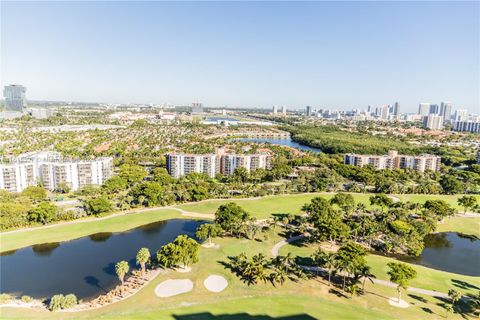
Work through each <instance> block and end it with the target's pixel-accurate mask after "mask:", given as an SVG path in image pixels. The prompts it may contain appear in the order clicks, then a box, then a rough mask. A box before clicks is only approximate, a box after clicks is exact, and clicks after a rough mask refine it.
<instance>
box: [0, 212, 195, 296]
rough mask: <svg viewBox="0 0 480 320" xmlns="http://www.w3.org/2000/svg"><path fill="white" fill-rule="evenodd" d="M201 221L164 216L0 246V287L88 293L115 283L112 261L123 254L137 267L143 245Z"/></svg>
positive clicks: (157, 243) (153, 245)
mask: <svg viewBox="0 0 480 320" xmlns="http://www.w3.org/2000/svg"><path fill="white" fill-rule="evenodd" d="M202 223H205V222H202V221H194V220H179V219H177V220H167V221H160V222H155V223H151V224H147V225H144V226H141V227H138V228H135V229H131V230H129V231H125V232H118V233H109V232H104V233H97V234H92V235H90V236H87V237H83V238H79V239H76V240H72V241H67V242H61V243H45V244H40V245H34V246H31V247H26V248H23V249H19V250H15V251H10V252H4V253H2V255H1V256H0V277H1V278H0V291H1V292H2V293H9V294H12V295H17V296H21V295H29V296H32V297H35V298H48V297H51V296H52V295H54V294H59V293H63V294H68V293H74V294H75V295H77V297H78V298H83V299H85V298H93V297H95V296H97V295H99V294H102V293H106V292H107V291H109V290H110V289H112V288H114V287H115V286H116V285H117V284H119V280H118V278H117V276H116V274H115V263H117V262H118V261H121V260H126V261H128V262H129V264H130V270H132V268H135V269H137V268H138V266H137V265H136V264H135V256H136V254H137V251H138V250H139V249H140V248H142V247H147V248H149V249H150V253H151V254H152V256H155V254H156V251H157V250H158V249H159V248H160V247H161V246H162V245H164V244H166V243H168V242H171V241H172V240H174V239H175V238H176V237H177V236H178V235H180V234H186V235H189V236H191V237H193V236H194V234H195V230H196V229H197V227H198V226H199V225H201V224H202Z"/></svg>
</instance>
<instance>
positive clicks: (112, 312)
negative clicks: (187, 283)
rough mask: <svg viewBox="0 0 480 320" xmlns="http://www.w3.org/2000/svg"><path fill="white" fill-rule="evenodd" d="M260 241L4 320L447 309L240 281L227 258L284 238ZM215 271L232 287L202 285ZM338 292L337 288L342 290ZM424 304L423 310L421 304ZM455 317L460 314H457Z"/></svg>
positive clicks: (391, 292)
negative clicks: (120, 292) (116, 296)
mask: <svg viewBox="0 0 480 320" xmlns="http://www.w3.org/2000/svg"><path fill="white" fill-rule="evenodd" d="M258 238H259V239H258V240H256V241H255V240H246V239H234V238H216V239H214V242H215V243H217V244H219V246H220V247H219V248H218V249H206V248H201V249H200V262H199V263H198V264H196V265H194V266H193V269H192V272H191V273H188V274H185V273H177V272H174V271H168V272H167V273H165V274H161V275H160V276H158V277H157V278H156V279H154V280H153V281H152V282H151V283H150V284H148V285H147V286H146V287H145V288H144V289H143V290H141V291H140V292H139V293H137V294H136V295H135V296H133V297H130V298H129V299H126V300H124V301H121V302H118V303H115V304H113V305H109V306H106V307H103V308H100V309H97V310H91V311H85V312H80V313H60V312H58V313H51V312H48V311H44V310H28V309H13V308H3V309H2V310H1V314H0V316H1V318H2V319H25V318H32V317H35V318H37V319H60V318H61V319H93V318H101V319H179V320H183V319H229V320H232V319H247V320H248V319H258V320H260V319H262V320H263V319H275V318H278V317H284V318H282V319H426V320H428V319H438V315H440V314H442V315H443V314H444V311H443V308H442V307H440V306H439V305H438V303H439V300H437V299H435V298H432V297H428V296H420V295H417V296H405V297H404V299H405V300H407V301H408V302H410V303H411V307H410V308H408V309H400V308H395V307H392V306H390V305H389V304H388V302H387V299H388V298H389V297H394V296H396V290H395V288H389V287H383V286H379V285H371V284H367V292H368V293H367V294H366V295H363V296H358V297H353V298H349V297H345V296H341V295H338V294H332V293H329V290H330V287H328V286H327V285H326V284H325V282H324V281H323V280H321V279H318V278H312V279H308V280H300V281H299V282H292V281H287V282H286V283H285V285H283V286H277V287H274V286H273V285H272V284H270V283H266V284H264V283H260V284H257V285H252V286H249V285H247V284H245V283H244V282H242V281H241V280H239V279H238V278H237V277H236V276H235V275H233V274H232V273H231V272H230V270H228V269H227V268H226V267H225V266H224V265H223V263H222V262H224V261H227V257H228V256H230V255H237V254H239V253H241V252H247V254H248V255H252V254H255V253H259V252H263V253H264V254H266V255H267V256H271V255H270V248H271V247H272V246H273V244H274V243H276V242H278V241H279V240H281V239H282V238H281V237H280V236H279V235H278V234H275V233H274V232H273V231H270V232H269V233H268V234H267V237H266V238H265V235H262V236H259V237H258ZM210 274H218V275H222V276H224V277H225V278H226V279H227V281H228V282H229V286H228V288H227V289H226V290H225V291H223V292H221V293H216V294H215V293H211V292H209V291H207V290H206V289H205V288H204V286H203V280H204V279H205V278H206V277H207V276H208V275H210ZM176 278H178V279H185V278H189V279H191V280H192V281H193V282H194V289H193V291H192V292H189V293H186V294H182V295H178V296H174V297H169V298H158V297H156V296H155V294H154V289H155V287H156V286H157V285H158V284H159V283H161V282H162V281H164V280H166V279H176ZM337 293H338V292H337ZM422 308H423V309H422ZM450 318H451V319H460V317H459V316H458V315H453V316H451V317H450Z"/></svg>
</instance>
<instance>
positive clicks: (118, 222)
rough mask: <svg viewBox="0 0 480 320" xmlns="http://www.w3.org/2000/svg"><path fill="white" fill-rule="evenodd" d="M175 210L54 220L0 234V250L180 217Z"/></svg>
mask: <svg viewBox="0 0 480 320" xmlns="http://www.w3.org/2000/svg"><path fill="white" fill-rule="evenodd" d="M181 217H182V216H181V215H180V213H179V212H178V211H176V210H171V209H158V210H153V211H145V212H141V213H135V214H128V215H121V216H115V217H107V218H106V219H102V220H88V221H79V222H78V223H72V224H58V225H54V226H52V227H49V228H41V229H36V230H26V231H19V232H13V233H7V234H3V233H2V234H0V252H6V251H11V250H15V249H19V248H23V247H27V246H30V245H33V244H38V243H49V242H60V241H69V240H73V239H77V238H80V237H84V236H88V235H90V234H94V233H98V232H121V231H125V230H129V229H132V228H135V227H139V226H141V225H144V224H148V223H152V222H155V221H160V220H167V219H173V218H181Z"/></svg>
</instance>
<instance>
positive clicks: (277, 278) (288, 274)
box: [229, 253, 305, 285]
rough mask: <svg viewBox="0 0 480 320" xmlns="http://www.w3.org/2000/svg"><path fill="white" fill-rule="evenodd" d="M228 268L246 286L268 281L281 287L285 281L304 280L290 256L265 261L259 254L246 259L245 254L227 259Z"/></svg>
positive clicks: (301, 272)
mask: <svg viewBox="0 0 480 320" xmlns="http://www.w3.org/2000/svg"><path fill="white" fill-rule="evenodd" d="M229 260H230V262H229V266H230V268H231V269H232V271H234V272H235V273H236V274H237V275H238V276H239V277H240V278H241V279H242V280H244V281H246V282H247V283H248V284H257V283H258V282H260V281H263V282H264V283H266V282H267V281H270V282H271V283H272V284H273V285H275V284H276V283H279V284H280V285H283V284H284V283H285V281H286V280H287V279H290V280H293V281H296V280H298V279H303V278H305V273H304V272H303V270H302V268H301V267H300V266H299V265H297V264H296V263H295V261H294V259H293V258H292V256H291V254H288V255H286V256H278V257H276V258H273V259H267V258H266V257H265V255H264V254H262V253H259V254H256V255H253V256H252V257H251V258H248V257H247V255H246V254H245V253H241V254H240V255H238V256H234V257H229Z"/></svg>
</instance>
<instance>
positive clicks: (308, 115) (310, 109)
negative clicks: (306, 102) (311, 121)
mask: <svg viewBox="0 0 480 320" xmlns="http://www.w3.org/2000/svg"><path fill="white" fill-rule="evenodd" d="M305 113H306V115H307V117H310V116H311V115H312V114H313V109H312V107H311V106H306V107H305Z"/></svg>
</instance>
